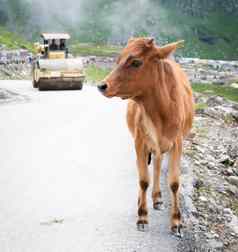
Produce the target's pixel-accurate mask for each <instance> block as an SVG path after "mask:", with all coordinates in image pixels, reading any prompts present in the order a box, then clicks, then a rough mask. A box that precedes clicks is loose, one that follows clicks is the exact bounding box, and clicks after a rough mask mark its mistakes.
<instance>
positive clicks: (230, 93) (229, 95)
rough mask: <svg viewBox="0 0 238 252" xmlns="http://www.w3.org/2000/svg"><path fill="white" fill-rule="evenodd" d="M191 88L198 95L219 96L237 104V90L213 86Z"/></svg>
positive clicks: (205, 85) (201, 85) (204, 85)
mask: <svg viewBox="0 0 238 252" xmlns="http://www.w3.org/2000/svg"><path fill="white" fill-rule="evenodd" d="M192 87H193V90H194V91H195V92H198V93H206V94H213V95H219V96H222V97H224V98H226V99H228V100H231V101H234V102H238V88H233V87H229V86H219V85H214V84H193V85H192Z"/></svg>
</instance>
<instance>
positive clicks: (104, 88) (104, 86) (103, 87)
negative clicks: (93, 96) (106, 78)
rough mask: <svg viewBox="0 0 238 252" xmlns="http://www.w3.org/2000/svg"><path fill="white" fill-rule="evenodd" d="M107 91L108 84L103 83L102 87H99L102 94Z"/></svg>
mask: <svg viewBox="0 0 238 252" xmlns="http://www.w3.org/2000/svg"><path fill="white" fill-rule="evenodd" d="M106 89H107V84H106V83H102V84H101V85H99V86H98V90H99V91H100V92H104V91H106Z"/></svg>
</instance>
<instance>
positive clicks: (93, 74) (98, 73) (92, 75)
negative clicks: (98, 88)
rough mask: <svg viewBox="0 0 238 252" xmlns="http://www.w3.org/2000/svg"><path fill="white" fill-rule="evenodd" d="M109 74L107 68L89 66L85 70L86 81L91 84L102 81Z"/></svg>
mask: <svg viewBox="0 0 238 252" xmlns="http://www.w3.org/2000/svg"><path fill="white" fill-rule="evenodd" d="M109 72H110V70H109V69H107V68H99V67H97V66H94V65H90V66H88V67H87V68H86V70H85V73H86V79H87V81H91V82H99V81H101V80H103V79H104V78H105V77H106V75H107V74H108V73H109Z"/></svg>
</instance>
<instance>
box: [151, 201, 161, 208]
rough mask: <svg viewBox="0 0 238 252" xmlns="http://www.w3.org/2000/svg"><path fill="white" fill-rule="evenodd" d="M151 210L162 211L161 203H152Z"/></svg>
mask: <svg viewBox="0 0 238 252" xmlns="http://www.w3.org/2000/svg"><path fill="white" fill-rule="evenodd" d="M153 208H154V209H155V210H162V209H163V201H158V202H155V203H153Z"/></svg>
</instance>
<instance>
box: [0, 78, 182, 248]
mask: <svg viewBox="0 0 238 252" xmlns="http://www.w3.org/2000/svg"><path fill="white" fill-rule="evenodd" d="M5 89H7V90H8V91H10V93H9V97H10V98H9V99H6V100H3V99H2V100H1V103H0V169H1V176H0V251H1V252H8V251H9V252H38V251H40V252H45V251H46V252H61V251H62V252H75V251H77V252H109V251H110V252H114V251H118V252H155V251H156V252H173V251H176V246H177V243H178V240H177V238H175V237H173V236H171V234H170V231H169V207H170V204H169V201H166V202H165V204H164V209H163V210H161V211H155V210H153V209H152V202H151V197H150V195H151V192H149V194H148V196H149V197H148V200H149V201H148V202H149V221H150V224H149V230H148V231H147V232H139V231H137V229H136V224H135V223H136V217H137V215H136V213H137V171H136V161H135V159H136V157H135V151H134V145H133V142H132V138H131V136H130V134H129V131H128V129H127V126H126V120H125V113H126V101H121V100H119V99H116V98H114V99H107V98H105V97H103V96H102V95H100V93H99V92H98V91H97V90H96V88H95V87H85V88H84V89H83V90H82V91H56V92H55V91H50V92H39V91H38V90H34V89H33V88H32V86H31V82H30V81H0V90H5ZM16 94H18V95H16ZM150 170H151V172H152V167H150ZM163 191H167V184H166V180H165V179H164V183H163ZM163 195H165V192H164V194H163Z"/></svg>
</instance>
